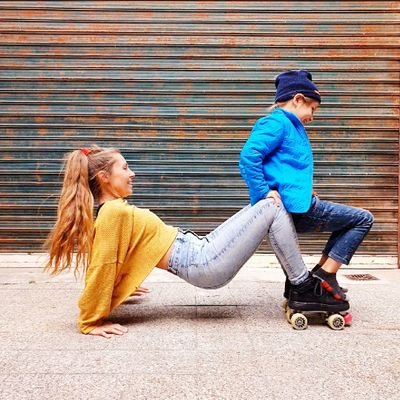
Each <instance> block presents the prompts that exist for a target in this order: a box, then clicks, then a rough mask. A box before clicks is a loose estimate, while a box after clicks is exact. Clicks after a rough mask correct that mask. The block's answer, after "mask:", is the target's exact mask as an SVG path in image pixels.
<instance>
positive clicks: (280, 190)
mask: <svg viewBox="0 0 400 400" xmlns="http://www.w3.org/2000/svg"><path fill="white" fill-rule="evenodd" d="M275 87H276V96H275V104H274V105H273V106H272V107H271V109H270V111H272V112H271V113H270V114H269V115H267V116H265V117H262V118H260V119H259V120H258V121H257V122H256V123H255V125H254V127H253V129H252V132H251V134H250V136H249V138H248V140H247V142H246V144H245V145H244V147H243V149H242V152H241V155H240V164H239V165H240V172H241V174H242V177H243V179H244V180H245V181H246V184H247V186H248V188H249V194H250V202H251V204H252V205H254V204H256V203H257V202H258V201H259V200H261V199H263V198H265V197H272V198H273V199H274V201H275V202H276V203H277V204H280V202H282V203H283V205H284V206H285V208H286V209H287V211H288V212H290V213H291V215H292V217H293V222H294V225H295V228H296V231H297V232H299V233H302V232H311V231H314V232H331V236H330V238H329V240H328V242H327V243H326V245H325V248H324V249H323V251H322V257H321V259H320V261H319V262H318V264H317V265H316V266H315V267H314V268H313V270H312V273H313V275H314V276H315V277H317V278H318V279H320V280H321V282H322V287H323V288H324V289H325V290H327V291H329V292H330V293H332V295H333V296H334V297H335V298H336V299H338V300H347V296H346V293H345V291H346V290H345V289H343V288H341V287H340V286H339V284H338V282H337V279H336V272H337V271H338V270H339V268H340V267H341V265H342V264H348V263H349V262H350V260H351V258H352V256H353V254H354V253H355V251H356V250H357V248H358V247H359V245H360V244H361V242H362V241H363V239H364V238H365V236H366V235H367V233H368V232H369V230H370V229H371V227H372V224H373V216H372V214H371V213H370V212H369V211H367V210H363V209H360V208H354V207H350V206H346V205H342V204H337V203H333V202H330V201H325V200H321V199H320V198H319V197H318V196H317V195H316V194H315V193H314V192H313V154H312V149H311V145H310V142H309V139H308V136H307V133H306V131H305V129H304V125H305V124H307V123H309V122H311V121H312V120H313V115H314V113H315V112H316V110H317V109H318V107H319V105H320V103H321V95H320V92H319V90H318V88H317V86H316V85H315V84H314V82H313V81H312V76H311V74H310V73H309V72H308V71H305V70H292V71H287V72H283V73H281V74H280V75H278V76H277V77H276V79H275ZM289 291H290V283H289V281H288V280H286V284H285V293H284V296H285V297H286V298H288V297H289Z"/></svg>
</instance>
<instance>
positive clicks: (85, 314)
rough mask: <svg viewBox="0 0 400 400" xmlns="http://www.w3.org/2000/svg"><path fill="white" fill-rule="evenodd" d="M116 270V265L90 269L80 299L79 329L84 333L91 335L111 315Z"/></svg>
mask: <svg viewBox="0 0 400 400" xmlns="http://www.w3.org/2000/svg"><path fill="white" fill-rule="evenodd" d="M116 270H117V266H116V263H108V264H103V265H94V266H93V267H92V266H91V267H89V269H88V271H87V273H86V284H85V289H84V291H83V293H82V295H81V298H80V299H79V309H80V313H79V328H80V331H81V332H82V333H85V334H86V333H89V332H90V331H91V330H93V329H94V328H95V327H96V326H99V325H101V324H102V323H103V319H104V318H106V317H107V316H108V314H110V312H111V299H112V294H113V290H114V281H115V278H116Z"/></svg>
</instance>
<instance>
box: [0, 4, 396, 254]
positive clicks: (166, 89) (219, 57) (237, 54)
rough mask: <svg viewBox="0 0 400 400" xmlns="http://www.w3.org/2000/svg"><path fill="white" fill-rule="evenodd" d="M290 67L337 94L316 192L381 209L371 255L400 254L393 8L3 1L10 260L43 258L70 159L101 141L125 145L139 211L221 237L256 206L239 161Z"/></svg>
mask: <svg viewBox="0 0 400 400" xmlns="http://www.w3.org/2000/svg"><path fill="white" fill-rule="evenodd" d="M291 68H306V69H309V70H310V71H312V72H313V76H314V79H315V80H316V82H317V83H318V86H319V87H320V89H321V91H322V93H323V104H322V107H321V110H320V111H319V112H318V114H317V115H316V118H315V121H314V122H313V124H312V125H311V126H309V127H308V132H309V135H310V138H311V142H312V145H313V148H314V152H315V161H316V173H315V189H316V190H317V191H318V192H319V194H320V195H321V197H324V198H328V199H331V200H333V201H339V202H345V203H348V204H351V205H354V206H360V207H365V208H368V209H370V210H371V211H372V212H373V213H374V215H375V217H376V223H375V225H374V228H373V231H372V232H371V233H370V235H369V236H368V238H367V239H366V241H365V243H364V245H363V246H362V248H361V249H360V253H367V254H385V255H387V254H391V255H398V251H399V250H398V235H399V228H398V226H399V214H398V203H399V198H398V197H399V194H398V193H399V108H400V104H399V103H400V78H399V76H400V6H399V3H398V2H393V1H346V2H343V1H329V2H328V1H316V2H313V1H279V2H278V1H204V2H203V1H170V2H164V1H135V2H132V1H80V2H74V1H0V132H1V135H0V251H1V252H16V251H41V250H42V248H41V246H42V244H43V241H44V238H45V237H46V234H47V232H48V230H49V227H50V226H51V224H52V222H53V221H54V217H55V212H56V206H55V204H56V199H57V193H58V191H59V188H60V181H61V175H60V169H61V165H62V158H63V154H64V153H65V152H67V151H69V150H71V149H75V148H78V147H81V146H87V145H90V144H93V143H96V144H98V145H104V146H114V147H118V148H120V149H121V150H122V152H123V154H124V155H125V156H126V158H127V159H128V161H129V162H130V164H131V166H132V168H133V169H134V170H135V172H136V174H137V179H136V181H135V193H134V196H133V198H132V201H133V202H135V203H136V204H137V205H138V206H144V207H149V208H151V209H152V210H154V211H156V212H157V213H159V215H160V216H161V217H163V219H164V220H165V221H166V222H168V223H171V224H174V225H179V226H181V227H184V228H191V229H194V230H196V231H198V232H199V233H206V232H208V231H209V230H211V229H212V228H214V227H215V226H217V225H218V224H219V223H220V222H222V221H223V220H224V219H226V218H227V217H229V216H230V215H232V214H233V213H234V212H235V211H237V210H238V209H239V208H241V207H242V206H243V205H245V204H246V203H247V200H248V198H247V191H246V188H245V186H244V184H243V182H242V180H241V178H240V176H239V171H238V166H237V162H238V157H239V152H240V149H241V147H242V145H243V143H244V142H245V140H246V137H247V135H248V134H249V131H250V129H251V127H252V125H253V123H254V122H255V120H256V119H257V118H258V117H260V116H262V115H264V114H265V113H266V109H267V107H268V106H269V105H270V104H271V103H272V102H273V80H274V76H275V75H276V74H277V73H279V72H281V71H282V70H285V69H291ZM324 240H326V236H325V235H318V236H316V235H305V236H301V237H300V242H301V245H302V248H303V251H304V252H305V253H315V252H319V251H320V249H321V247H322V244H323V242H324ZM260 251H268V247H267V246H266V245H262V246H261V248H260Z"/></svg>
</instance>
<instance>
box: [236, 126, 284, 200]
mask: <svg viewBox="0 0 400 400" xmlns="http://www.w3.org/2000/svg"><path fill="white" fill-rule="evenodd" d="M282 141H283V129H282V127H281V126H280V124H276V123H272V122H269V123H268V122H267V118H261V119H260V120H258V121H257V122H256V124H255V125H254V127H253V130H252V132H251V134H250V136H249V138H248V140H247V142H246V143H245V145H244V146H243V149H242V151H241V153H240V161H239V168H240V173H241V175H242V177H243V179H244V181H245V182H246V184H247V187H248V189H249V195H250V203H251V205H254V204H256V203H257V202H258V201H260V200H261V199H263V198H264V197H265V196H266V195H267V194H268V192H269V191H270V190H271V188H270V187H269V185H268V183H267V180H266V179H265V176H264V168H263V165H264V160H265V159H266V158H268V157H270V156H271V155H272V153H273V152H274V151H275V150H276V149H277V148H278V147H279V146H280V145H281V143H282Z"/></svg>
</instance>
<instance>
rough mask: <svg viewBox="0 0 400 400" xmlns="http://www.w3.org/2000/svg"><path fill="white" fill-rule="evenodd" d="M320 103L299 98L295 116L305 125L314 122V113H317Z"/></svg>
mask: <svg viewBox="0 0 400 400" xmlns="http://www.w3.org/2000/svg"><path fill="white" fill-rule="evenodd" d="M318 107H319V103H318V101H316V100H312V99H306V98H304V97H302V98H299V99H298V102H297V104H296V109H295V114H296V115H297V117H298V118H299V120H300V121H301V122H302V123H303V125H305V124H308V123H309V122H312V120H313V119H314V113H315V112H316V111H317V109H318Z"/></svg>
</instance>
